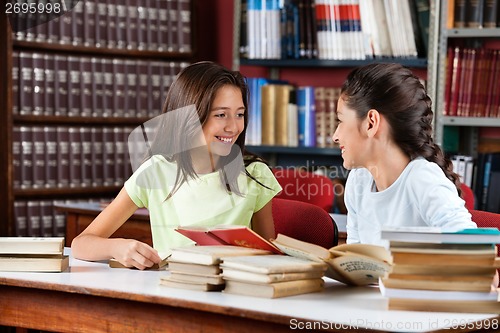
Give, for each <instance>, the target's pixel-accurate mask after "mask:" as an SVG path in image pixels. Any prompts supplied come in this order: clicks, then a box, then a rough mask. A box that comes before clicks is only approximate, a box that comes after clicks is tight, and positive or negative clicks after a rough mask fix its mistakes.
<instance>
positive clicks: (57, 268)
mask: <svg viewBox="0 0 500 333" xmlns="http://www.w3.org/2000/svg"><path fill="white" fill-rule="evenodd" d="M68 267H69V256H64V255H60V254H55V255H37V254H31V255H25V254H8V255H7V254H2V255H0V271H11V272H55V273H57V272H64V271H65V270H67V269H68Z"/></svg>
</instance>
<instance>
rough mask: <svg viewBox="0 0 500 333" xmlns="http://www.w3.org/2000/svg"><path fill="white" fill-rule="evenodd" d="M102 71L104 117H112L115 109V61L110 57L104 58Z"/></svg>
mask: <svg viewBox="0 0 500 333" xmlns="http://www.w3.org/2000/svg"><path fill="white" fill-rule="evenodd" d="M101 64H102V72H103V105H102V117H111V116H112V111H113V102H114V97H113V89H114V84H113V79H114V78H113V63H112V60H110V59H102V60H101Z"/></svg>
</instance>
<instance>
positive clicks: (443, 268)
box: [391, 264, 495, 276]
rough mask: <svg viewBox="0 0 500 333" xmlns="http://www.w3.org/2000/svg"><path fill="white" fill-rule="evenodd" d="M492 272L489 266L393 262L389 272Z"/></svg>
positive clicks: (479, 273) (449, 274) (440, 273)
mask: <svg viewBox="0 0 500 333" xmlns="http://www.w3.org/2000/svg"><path fill="white" fill-rule="evenodd" d="M492 271H493V274H494V272H495V269H494V268H493V269H492V267H491V266H447V265H433V266H430V265H403V264H393V265H392V268H391V274H420V275H446V276H454V275H485V274H491V272H492Z"/></svg>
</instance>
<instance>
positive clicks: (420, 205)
mask: <svg viewBox="0 0 500 333" xmlns="http://www.w3.org/2000/svg"><path fill="white" fill-rule="evenodd" d="M345 203H346V207H347V210H348V214H347V243H367V244H376V245H383V246H384V245H387V242H386V241H383V240H382V239H381V237H380V232H381V229H382V226H432V227H442V228H447V229H456V230H458V229H464V228H476V224H475V223H474V222H472V220H471V215H470V213H469V211H468V210H467V208H465V202H464V201H463V200H462V199H461V198H460V197H459V196H458V193H457V189H456V187H455V185H454V184H453V183H452V182H451V181H450V180H449V179H448V178H446V175H445V174H444V172H443V171H442V170H441V168H440V167H439V166H438V165H437V164H436V163H433V162H429V161H427V160H426V159H424V158H416V159H414V160H413V161H411V162H410V163H409V164H408V165H407V166H406V168H405V169H404V170H403V172H402V173H401V175H400V176H399V177H398V179H397V180H396V181H395V182H394V183H393V184H392V185H391V186H389V187H388V188H387V189H385V190H383V191H380V192H377V191H376V186H375V182H374V180H373V177H372V175H371V173H370V172H369V171H368V170H367V169H365V168H360V169H354V170H352V171H351V172H350V173H349V176H348V178H347V183H346V188H345Z"/></svg>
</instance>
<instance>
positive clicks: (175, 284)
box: [160, 276, 224, 291]
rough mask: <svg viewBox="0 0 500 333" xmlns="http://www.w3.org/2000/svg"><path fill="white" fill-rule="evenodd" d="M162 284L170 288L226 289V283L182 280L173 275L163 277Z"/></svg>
mask: <svg viewBox="0 0 500 333" xmlns="http://www.w3.org/2000/svg"><path fill="white" fill-rule="evenodd" d="M160 284H161V285H163V286H166V287H170V288H180V289H189V290H198V291H221V290H222V289H224V284H210V283H196V282H181V281H178V280H175V279H173V278H172V277H171V276H163V277H161V278H160Z"/></svg>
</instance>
